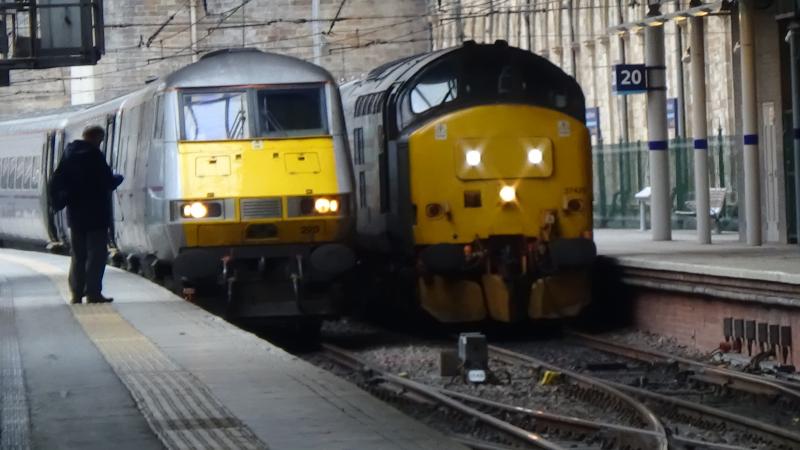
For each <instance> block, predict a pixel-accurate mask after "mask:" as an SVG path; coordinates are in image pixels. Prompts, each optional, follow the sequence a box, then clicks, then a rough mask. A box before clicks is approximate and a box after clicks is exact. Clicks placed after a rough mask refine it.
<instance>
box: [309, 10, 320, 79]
mask: <svg viewBox="0 0 800 450" xmlns="http://www.w3.org/2000/svg"><path fill="white" fill-rule="evenodd" d="M311 33H312V34H313V36H312V37H311V41H312V42H313V43H314V64H316V65H319V64H320V62H321V60H322V34H321V33H322V27H321V26H320V21H319V0H311Z"/></svg>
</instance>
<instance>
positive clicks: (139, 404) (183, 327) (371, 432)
mask: <svg viewBox="0 0 800 450" xmlns="http://www.w3.org/2000/svg"><path fill="white" fill-rule="evenodd" d="M68 264H69V260H68V259H67V258H65V257H62V256H56V255H50V254H45V253H32V252H23V251H16V250H6V249H3V250H0V344H2V345H0V368H2V371H0V419H2V420H0V447H2V448H19V449H27V448H66V449H72V448H75V449H78V448H80V449H107V448H111V447H112V446H113V448H115V449H116V450H121V449H131V450H133V449H151V448H152V449H160V448H169V449H184V448H214V449H267V448H269V449H306V448H308V449H311V448H314V449H323V448H324V449H344V448H370V449H373V448H375V449H401V448H402V449H408V448H425V449H431V448H437V449H439V448H442V449H444V448H448V449H449V448H462V447H460V445H459V444H456V443H454V442H453V441H450V440H449V439H447V438H446V437H445V436H444V435H440V434H439V433H438V432H436V431H434V430H432V429H429V428H427V427H426V426H424V425H422V424H420V423H418V422H415V421H414V420H413V419H411V418H408V417H406V416H405V415H403V414H402V413H400V412H399V411H397V410H395V409H394V408H392V407H391V406H388V405H387V404H385V403H382V402H380V401H379V400H377V399H375V398H374V397H372V396H370V395H369V394H368V393H366V392H365V391H362V390H360V389H359V388H357V387H356V386H355V385H352V384H350V383H348V382H347V381H344V380H343V379H340V378H338V377H336V376H334V375H332V374H331V373H329V372H327V371H324V370H322V369H320V368H317V367H315V366H313V365H311V364H310V363H307V362H305V361H303V360H301V359H299V358H297V357H294V356H292V355H290V354H288V353H286V352H285V351H283V350H282V349H280V348H278V347H276V346H274V345H272V344H271V343H269V342H267V341H265V340H263V339H261V338H259V337H257V336H255V335H253V334H250V333H248V332H245V331H243V330H241V329H239V328H237V327H235V326H233V325H231V324H229V323H228V322H226V321H224V320H222V319H219V318H218V317H216V316H214V315H211V314H210V313H208V312H206V311H205V310H202V309H200V308H199V307H197V306H195V305H193V304H191V303H189V302H186V301H183V300H181V299H180V298H179V297H177V296H175V295H173V294H172V293H171V292H169V291H167V290H165V289H163V288H162V287H160V286H158V285H156V284H153V283H151V282H149V281H147V280H145V279H144V278H141V277H139V276H136V275H133V274H130V273H126V272H123V271H120V270H117V269H111V268H109V269H108V271H107V272H106V279H105V289H104V290H105V291H106V292H107V293H108V294H109V295H113V296H114V297H115V301H114V303H112V304H95V305H86V304H84V305H68V304H67V302H66V299H67V298H69V295H68V292H67V283H66V273H67V268H68ZM6 444H8V446H7V445H6Z"/></svg>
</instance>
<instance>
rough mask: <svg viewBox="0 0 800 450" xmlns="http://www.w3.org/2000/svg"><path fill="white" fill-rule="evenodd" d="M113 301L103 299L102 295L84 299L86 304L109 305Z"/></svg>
mask: <svg viewBox="0 0 800 450" xmlns="http://www.w3.org/2000/svg"><path fill="white" fill-rule="evenodd" d="M113 301H114V299H113V298H111V297H103V295H102V294H100V295H98V296H97V297H86V303H111V302H113Z"/></svg>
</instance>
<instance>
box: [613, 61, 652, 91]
mask: <svg viewBox="0 0 800 450" xmlns="http://www.w3.org/2000/svg"><path fill="white" fill-rule="evenodd" d="M611 75H612V77H611V83H612V85H613V88H614V92H615V93H617V94H619V95H628V94H639V93H642V92H647V67H646V66H645V65H644V64H617V65H615V66H614V70H613V72H612V73H611Z"/></svg>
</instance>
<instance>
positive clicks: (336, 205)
mask: <svg viewBox="0 0 800 450" xmlns="http://www.w3.org/2000/svg"><path fill="white" fill-rule="evenodd" d="M336 211H339V200H336V199H334V200H331V212H333V213H335V212H336Z"/></svg>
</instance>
